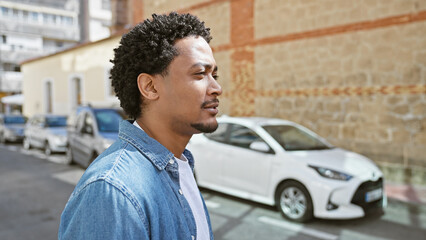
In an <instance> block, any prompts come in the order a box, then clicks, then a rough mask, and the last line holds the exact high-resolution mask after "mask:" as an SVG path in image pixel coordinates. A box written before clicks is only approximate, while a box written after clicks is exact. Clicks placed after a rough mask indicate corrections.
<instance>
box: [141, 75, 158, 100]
mask: <svg viewBox="0 0 426 240" xmlns="http://www.w3.org/2000/svg"><path fill="white" fill-rule="evenodd" d="M137 81H138V88H139V92H140V93H141V94H142V96H143V97H144V98H145V99H149V100H155V99H157V98H158V92H157V89H156V86H155V77H154V76H152V75H150V74H147V73H141V74H139V76H138V79H137Z"/></svg>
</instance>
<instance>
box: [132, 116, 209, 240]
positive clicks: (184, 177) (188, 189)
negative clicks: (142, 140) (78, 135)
mask: <svg viewBox="0 0 426 240" xmlns="http://www.w3.org/2000/svg"><path fill="white" fill-rule="evenodd" d="M133 125H135V126H136V127H138V128H139V129H141V130H142V131H143V129H142V128H141V127H140V126H139V124H138V123H137V122H136V121H134V122H133ZM175 161H176V162H177V163H178V166H179V184H180V187H181V189H182V192H183V196H184V197H185V199H186V201H187V202H188V204H189V207H190V208H191V211H192V214H193V215H194V219H195V224H196V226H197V239H198V240H207V239H210V232H209V226H208V224H207V218H206V213H205V211H204V205H203V202H202V200H201V196H200V191H199V190H198V186H197V183H196V182H195V178H194V174H193V172H192V170H191V167H190V166H189V162H188V160H187V159H186V158H185V156H184V155H182V156H181V158H180V159H179V158H176V157H175Z"/></svg>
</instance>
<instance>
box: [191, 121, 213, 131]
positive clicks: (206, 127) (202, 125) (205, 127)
mask: <svg viewBox="0 0 426 240" xmlns="http://www.w3.org/2000/svg"><path fill="white" fill-rule="evenodd" d="M191 127H193V128H195V129H196V130H198V131H200V132H202V133H212V132H214V131H216V129H217V127H218V124H217V122H215V123H210V124H206V123H191Z"/></svg>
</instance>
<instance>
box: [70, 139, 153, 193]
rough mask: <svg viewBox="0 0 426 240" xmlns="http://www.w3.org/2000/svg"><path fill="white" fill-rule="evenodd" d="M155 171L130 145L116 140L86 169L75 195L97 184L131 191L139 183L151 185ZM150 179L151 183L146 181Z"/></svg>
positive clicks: (142, 155)
mask: <svg viewBox="0 0 426 240" xmlns="http://www.w3.org/2000/svg"><path fill="white" fill-rule="evenodd" d="M157 174H158V171H157V169H156V168H155V167H154V166H153V165H152V163H151V162H150V161H149V160H148V159H147V157H146V156H145V155H144V154H142V153H141V152H139V151H138V150H137V149H136V148H135V147H134V146H132V145H131V144H129V143H127V142H125V141H121V140H118V141H117V142H115V143H114V144H113V146H111V147H110V148H109V149H107V150H106V151H105V152H103V153H102V154H101V155H99V157H98V158H96V160H95V161H94V162H93V163H92V164H91V165H90V166H89V167H88V168H87V170H86V171H85V173H84V174H83V176H82V177H81V179H80V181H79V183H78V185H77V186H76V189H75V191H74V192H75V193H76V194H77V193H78V192H79V191H81V190H83V189H84V188H86V187H87V186H88V185H90V184H92V183H94V182H97V183H104V184H108V185H112V186H113V187H115V188H117V189H128V191H132V189H133V188H135V187H137V186H138V184H140V183H152V179H151V178H155V175H157ZM149 179H151V181H147V180H149Z"/></svg>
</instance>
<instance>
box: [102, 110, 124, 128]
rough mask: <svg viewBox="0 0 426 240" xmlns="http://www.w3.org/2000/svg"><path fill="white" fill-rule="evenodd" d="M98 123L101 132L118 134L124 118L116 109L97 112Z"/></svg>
mask: <svg viewBox="0 0 426 240" xmlns="http://www.w3.org/2000/svg"><path fill="white" fill-rule="evenodd" d="M95 117H96V123H97V124H98V128H99V131H100V132H118V127H119V125H120V121H121V120H122V119H123V116H122V115H121V114H120V113H119V112H118V111H117V110H114V109H98V110H95Z"/></svg>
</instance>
